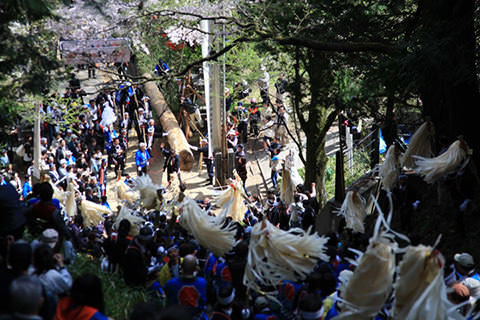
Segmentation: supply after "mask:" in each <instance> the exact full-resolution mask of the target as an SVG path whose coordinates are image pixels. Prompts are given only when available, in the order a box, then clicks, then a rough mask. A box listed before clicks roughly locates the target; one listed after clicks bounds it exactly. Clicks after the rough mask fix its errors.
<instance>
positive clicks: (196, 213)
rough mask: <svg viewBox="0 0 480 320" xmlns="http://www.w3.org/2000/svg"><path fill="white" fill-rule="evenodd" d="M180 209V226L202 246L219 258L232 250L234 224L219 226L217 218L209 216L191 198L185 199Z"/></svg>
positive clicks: (234, 231) (234, 232)
mask: <svg viewBox="0 0 480 320" xmlns="http://www.w3.org/2000/svg"><path fill="white" fill-rule="evenodd" d="M179 208H180V211H181V214H180V217H179V223H180V225H181V226H182V227H183V228H185V229H186V230H187V231H188V232H189V233H190V234H192V235H193V237H194V238H195V239H196V240H197V241H198V242H199V243H200V245H202V246H203V247H205V248H207V249H209V250H211V251H212V252H213V253H214V254H215V255H216V256H217V257H221V256H223V255H224V254H225V253H227V252H228V251H230V250H232V248H233V246H234V245H235V234H236V228H235V226H234V225H233V224H232V223H230V224H229V225H227V226H223V224H219V223H218V222H217V220H216V219H215V217H212V216H209V215H208V214H207V213H206V212H205V211H204V210H202V208H200V206H199V205H198V204H197V203H196V202H195V201H194V200H192V199H190V198H185V199H183V201H182V202H181V203H180V205H179Z"/></svg>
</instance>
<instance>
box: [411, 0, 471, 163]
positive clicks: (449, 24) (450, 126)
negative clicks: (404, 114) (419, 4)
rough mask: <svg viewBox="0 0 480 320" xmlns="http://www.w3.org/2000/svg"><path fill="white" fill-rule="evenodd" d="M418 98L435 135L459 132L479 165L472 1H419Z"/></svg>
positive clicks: (451, 137) (450, 135)
mask: <svg viewBox="0 0 480 320" xmlns="http://www.w3.org/2000/svg"><path fill="white" fill-rule="evenodd" d="M421 13H422V16H421V18H422V26H423V29H422V35H421V37H422V38H421V40H422V49H421V51H420V53H419V57H420V58H419V66H421V73H420V79H421V88H420V92H421V97H422V102H423V105H424V109H423V111H424V115H425V116H430V117H431V119H432V121H433V123H434V124H435V127H436V133H437V135H438V136H439V137H444V138H446V139H447V140H448V141H449V142H453V141H454V140H455V139H456V138H457V136H458V135H464V137H465V140H466V142H467V143H468V144H469V146H470V147H471V148H472V149H474V161H475V164H476V165H477V167H478V165H479V161H478V160H479V159H480V157H479V155H480V139H478V129H477V125H478V124H477V123H476V122H477V119H476V117H475V116H474V115H473V112H474V110H475V109H476V108H478V105H479V102H480V94H479V90H478V81H477V76H476V67H475V30H474V13H475V1H472V0H457V1H447V0H424V1H423V9H422V12H421Z"/></svg>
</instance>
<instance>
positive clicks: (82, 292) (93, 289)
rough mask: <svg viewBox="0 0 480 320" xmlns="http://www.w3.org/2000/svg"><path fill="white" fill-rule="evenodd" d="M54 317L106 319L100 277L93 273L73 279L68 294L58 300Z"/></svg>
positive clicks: (64, 318)
mask: <svg viewBox="0 0 480 320" xmlns="http://www.w3.org/2000/svg"><path fill="white" fill-rule="evenodd" d="M55 319H56V320H70V319H85V320H108V319H109V318H108V317H107V316H106V315H105V301H104V298H103V288H102V282H101V281H100V279H99V278H98V277H97V276H95V275H93V274H84V275H81V276H80V277H78V278H77V279H75V281H74V282H73V286H72V290H71V293H70V296H68V297H64V298H62V299H60V301H59V302H58V306H57V311H56V313H55Z"/></svg>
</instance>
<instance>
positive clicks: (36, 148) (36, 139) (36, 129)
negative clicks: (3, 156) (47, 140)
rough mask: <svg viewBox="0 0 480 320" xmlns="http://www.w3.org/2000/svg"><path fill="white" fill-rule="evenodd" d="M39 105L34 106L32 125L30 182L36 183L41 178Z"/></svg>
mask: <svg viewBox="0 0 480 320" xmlns="http://www.w3.org/2000/svg"><path fill="white" fill-rule="evenodd" d="M40 135H41V133H40V105H36V106H35V122H34V125H33V161H34V164H35V165H34V166H33V174H32V182H33V183H37V182H40V178H41V171H40V169H41V160H40V158H41V155H42V153H41V148H40V138H41V136H40Z"/></svg>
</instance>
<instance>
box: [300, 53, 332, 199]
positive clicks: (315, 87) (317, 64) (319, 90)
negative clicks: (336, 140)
mask: <svg viewBox="0 0 480 320" xmlns="http://www.w3.org/2000/svg"><path fill="white" fill-rule="evenodd" d="M309 51H310V54H309V56H308V62H307V65H306V67H307V72H308V75H309V81H310V95H311V101H310V105H309V106H308V120H307V122H306V128H304V132H305V135H306V138H307V150H306V162H307V165H306V166H305V187H306V188H308V189H310V185H311V183H312V182H315V183H316V191H317V200H318V202H319V204H320V206H321V207H322V206H323V204H324V202H325V201H324V200H325V197H324V180H325V170H326V168H327V160H328V159H327V153H326V150H325V141H326V136H327V132H328V128H326V127H327V126H328V127H329V126H330V124H328V121H327V119H328V115H329V113H330V112H331V110H329V105H328V104H329V102H328V100H329V98H328V97H329V91H330V88H331V86H332V84H333V72H332V68H331V66H330V59H329V57H328V54H327V53H325V52H321V51H316V50H309Z"/></svg>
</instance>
